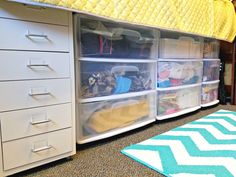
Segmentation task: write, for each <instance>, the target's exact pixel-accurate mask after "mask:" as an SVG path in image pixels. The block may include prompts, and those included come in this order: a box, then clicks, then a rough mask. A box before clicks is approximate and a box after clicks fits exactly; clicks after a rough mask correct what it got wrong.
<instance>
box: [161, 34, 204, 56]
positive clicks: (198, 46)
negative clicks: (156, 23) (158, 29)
mask: <svg viewBox="0 0 236 177" xmlns="http://www.w3.org/2000/svg"><path fill="white" fill-rule="evenodd" d="M176 35H177V34H176ZM174 37H175V38H169V36H167V37H163V38H161V39H160V48H159V58H202V42H200V40H199V39H197V38H194V37H185V36H181V37H179V38H176V37H177V36H174Z"/></svg>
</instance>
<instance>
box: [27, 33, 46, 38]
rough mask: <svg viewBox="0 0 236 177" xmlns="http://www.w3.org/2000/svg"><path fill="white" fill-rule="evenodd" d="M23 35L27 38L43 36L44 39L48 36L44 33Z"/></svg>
mask: <svg viewBox="0 0 236 177" xmlns="http://www.w3.org/2000/svg"><path fill="white" fill-rule="evenodd" d="M25 36H26V37H28V38H32V37H39V38H45V39H47V38H48V36H47V35H45V34H26V35H25Z"/></svg>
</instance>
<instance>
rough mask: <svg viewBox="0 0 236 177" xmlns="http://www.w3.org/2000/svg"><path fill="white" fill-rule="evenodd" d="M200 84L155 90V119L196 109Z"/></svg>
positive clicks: (198, 103)
mask: <svg viewBox="0 0 236 177" xmlns="http://www.w3.org/2000/svg"><path fill="white" fill-rule="evenodd" d="M200 97H201V85H200V84H196V85H194V86H183V87H179V88H175V89H162V90H158V91H157V119H158V120H162V119H167V118H171V117H176V116H179V115H182V114H186V113H189V112H192V111H194V110H197V109H199V108H200V105H201V98H200Z"/></svg>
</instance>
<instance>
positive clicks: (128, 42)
mask: <svg viewBox="0 0 236 177" xmlns="http://www.w3.org/2000/svg"><path fill="white" fill-rule="evenodd" d="M77 17H78V16H77ZM78 20H79V18H78ZM79 30H80V32H79ZM76 31H77V33H78V34H77V35H78V36H79V37H78V50H79V51H80V56H82V57H94V58H133V59H149V58H155V57H156V56H157V55H155V53H157V51H158V49H157V37H158V35H157V33H156V31H154V30H152V29H147V28H140V27H135V28H134V27H131V26H128V25H122V24H119V23H114V22H113V23H111V22H104V21H101V20H94V19H90V18H80V26H78V25H77V29H76Z"/></svg>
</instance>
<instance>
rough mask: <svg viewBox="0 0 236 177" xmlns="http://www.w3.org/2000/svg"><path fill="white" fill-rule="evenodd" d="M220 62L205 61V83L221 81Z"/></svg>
mask: <svg viewBox="0 0 236 177" xmlns="http://www.w3.org/2000/svg"><path fill="white" fill-rule="evenodd" d="M219 75H220V60H219V59H203V78H202V80H203V82H206V81H215V80H219Z"/></svg>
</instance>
